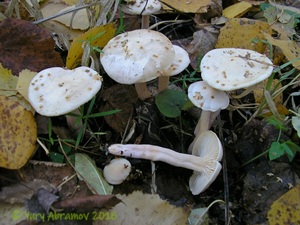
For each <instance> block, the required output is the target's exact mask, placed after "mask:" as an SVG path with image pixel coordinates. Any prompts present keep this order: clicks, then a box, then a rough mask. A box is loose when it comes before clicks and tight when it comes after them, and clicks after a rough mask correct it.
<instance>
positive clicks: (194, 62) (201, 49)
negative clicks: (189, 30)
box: [186, 27, 219, 70]
mask: <svg viewBox="0 0 300 225" xmlns="http://www.w3.org/2000/svg"><path fill="white" fill-rule="evenodd" d="M218 34H219V32H218V30H217V29H215V28H213V27H204V28H203V29H201V30H199V31H196V32H194V34H193V40H192V42H191V43H190V44H189V45H188V46H187V49H186V50H187V52H188V53H189V56H190V59H191V63H190V65H191V66H192V67H193V68H194V69H195V70H199V68H197V66H198V65H199V58H202V57H203V56H204V55H205V54H206V53H207V52H209V51H210V50H212V49H214V47H215V45H216V42H217V39H218Z"/></svg>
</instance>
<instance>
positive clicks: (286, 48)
mask: <svg viewBox="0 0 300 225" xmlns="http://www.w3.org/2000/svg"><path fill="white" fill-rule="evenodd" d="M264 37H265V38H266V39H267V40H268V41H269V42H270V43H271V44H272V45H275V46H277V47H279V48H280V49H281V51H282V53H283V54H284V55H285V57H286V58H287V60H289V61H292V60H293V63H292V65H293V66H294V67H295V68H298V69H299V68H300V59H299V57H300V47H299V45H298V44H297V43H296V42H295V41H292V40H279V39H275V38H273V37H272V36H271V35H270V34H268V33H264Z"/></svg>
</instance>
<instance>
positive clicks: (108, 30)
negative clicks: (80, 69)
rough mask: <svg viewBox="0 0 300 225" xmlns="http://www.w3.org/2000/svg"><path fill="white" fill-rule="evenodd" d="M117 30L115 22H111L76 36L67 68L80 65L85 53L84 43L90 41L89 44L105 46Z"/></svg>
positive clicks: (69, 54)
mask: <svg viewBox="0 0 300 225" xmlns="http://www.w3.org/2000/svg"><path fill="white" fill-rule="evenodd" d="M101 32H103V35H101V36H100V37H97V38H94V37H96V36H97V35H98V34H99V33H101ZM115 32H116V26H115V24H114V23H109V24H106V25H102V26H99V27H93V28H92V29H90V30H89V31H87V32H85V33H84V34H82V35H81V36H79V37H76V38H74V40H73V42H72V44H71V46H70V49H69V52H68V56H67V63H66V66H67V68H69V69H73V68H75V67H77V66H78V65H80V60H81V57H82V54H83V48H82V45H83V44H84V42H90V43H89V44H90V45H91V46H94V47H99V48H103V47H104V46H105V45H106V44H107V42H108V41H109V40H110V39H111V38H113V37H114V35H115Z"/></svg>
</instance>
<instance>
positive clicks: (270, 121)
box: [266, 115, 287, 130]
mask: <svg viewBox="0 0 300 225" xmlns="http://www.w3.org/2000/svg"><path fill="white" fill-rule="evenodd" d="M266 121H267V123H268V124H271V125H273V126H275V127H276V128H277V129H278V130H286V129H287V128H286V127H285V126H284V124H283V123H282V121H280V120H279V119H277V118H276V117H275V116H274V115H272V116H269V117H266Z"/></svg>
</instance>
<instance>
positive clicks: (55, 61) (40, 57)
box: [0, 18, 64, 75]
mask: <svg viewBox="0 0 300 225" xmlns="http://www.w3.org/2000/svg"><path fill="white" fill-rule="evenodd" d="M0 30H1V32H0V55H1V57H0V63H1V64H2V65H3V67H5V68H8V69H11V70H12V72H13V74H14V75H18V74H19V72H20V71H22V70H23V69H29V70H31V71H36V72H38V71H40V70H43V69H45V68H48V67H53V66H63V65H64V63H63V60H62V59H61V56H60V54H59V53H58V52H55V51H54V46H55V44H54V41H53V39H52V38H51V35H50V33H48V31H46V30H45V29H43V28H40V27H38V26H37V25H34V24H32V23H31V22H28V21H23V20H18V19H13V18H8V19H5V20H2V21H1V22H0Z"/></svg>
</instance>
